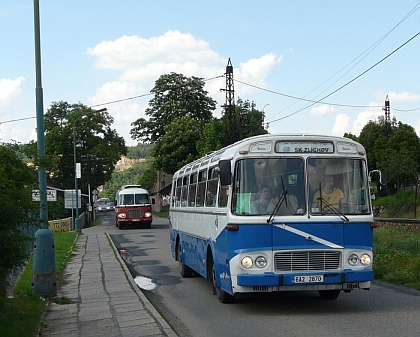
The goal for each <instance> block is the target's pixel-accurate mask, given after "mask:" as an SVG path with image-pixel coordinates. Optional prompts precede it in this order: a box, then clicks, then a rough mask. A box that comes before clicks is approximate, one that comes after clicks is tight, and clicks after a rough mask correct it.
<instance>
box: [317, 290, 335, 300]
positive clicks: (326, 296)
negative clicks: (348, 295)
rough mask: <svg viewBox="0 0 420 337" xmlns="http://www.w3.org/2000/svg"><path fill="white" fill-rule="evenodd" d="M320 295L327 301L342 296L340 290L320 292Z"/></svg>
mask: <svg viewBox="0 0 420 337" xmlns="http://www.w3.org/2000/svg"><path fill="white" fill-rule="evenodd" d="M318 293H319V296H321V298H323V299H325V300H335V299H336V298H337V297H338V295H340V290H318Z"/></svg>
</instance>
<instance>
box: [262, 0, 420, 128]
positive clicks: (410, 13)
mask: <svg viewBox="0 0 420 337" xmlns="http://www.w3.org/2000/svg"><path fill="white" fill-rule="evenodd" d="M419 6H420V3H417V4H416V5H415V6H414V7H413V8H412V9H411V10H410V11H409V12H408V13H407V14H406V15H405V16H404V17H403V18H402V19H401V20H400V21H399V22H398V23H397V24H396V25H395V26H394V27H393V28H392V29H391V30H389V31H388V32H387V33H386V34H385V35H384V36H382V37H381V38H380V39H379V40H378V41H376V42H375V43H374V44H373V45H372V46H370V47H369V48H368V49H366V50H365V51H364V52H363V53H361V54H360V55H359V56H357V57H356V58H355V59H354V60H353V61H351V62H349V63H348V64H347V65H345V66H344V67H343V68H341V69H340V70H339V71H337V72H336V73H335V74H333V75H332V76H330V77H329V78H328V79H326V80H325V81H324V82H322V83H321V84H320V85H318V86H317V87H316V88H314V89H313V90H311V91H310V92H309V93H307V94H306V95H305V96H303V98H305V97H307V96H308V95H309V94H311V93H312V92H314V91H315V90H316V89H318V88H319V87H321V86H322V85H323V84H325V83H326V82H328V81H329V80H330V79H332V78H333V77H335V76H336V75H337V74H339V73H340V72H341V71H342V70H344V69H345V68H347V67H348V66H349V65H351V64H352V63H353V62H355V61H356V60H357V59H359V58H360V60H359V61H358V62H357V63H355V64H354V65H353V66H352V67H351V68H350V69H349V70H348V71H346V72H345V73H344V74H343V75H342V76H340V77H339V78H338V79H337V80H336V81H334V82H333V83H332V84H331V85H330V86H328V87H327V88H326V89H325V90H323V91H322V92H321V93H319V94H318V97H319V95H321V94H322V93H324V92H325V91H327V90H328V89H329V88H331V87H332V86H333V85H334V84H335V83H337V82H338V81H339V80H340V79H341V78H343V77H344V76H345V75H346V74H348V73H349V72H350V70H352V69H353V68H354V67H355V66H356V65H357V64H359V63H360V62H361V61H362V60H363V59H364V58H366V57H367V55H369V54H370V53H371V52H372V51H373V50H374V49H375V48H376V47H377V46H378V45H379V44H380V43H381V42H382V41H383V40H385V38H386V37H387V36H388V35H390V34H391V32H393V31H394V30H395V29H396V28H397V27H398V26H399V25H400V24H401V23H402V22H404V21H405V20H406V19H407V18H409V17H410V16H411V15H412V14H414V13H415V12H416V11H417V10H418V9H419ZM362 56H363V57H362ZM368 70H369V69H368ZM362 75H363V74H362ZM349 83H351V82H348V83H347V84H349ZM347 84H346V85H347ZM340 89H341V88H339V90H340ZM335 92H336V91H334V92H333V93H335ZM333 93H332V94H333ZM332 94H330V95H332ZM326 97H328V95H327V96H324V97H323V98H321V100H322V99H325V98H326ZM299 100H303V99H302V98H300V99H299V98H296V101H295V102H293V103H292V104H290V105H289V106H287V107H286V108H284V109H282V110H281V111H279V112H278V113H276V114H275V115H278V114H280V113H282V112H283V111H285V110H287V109H288V108H290V107H291V106H293V105H294V104H296V103H297V102H298V101H299ZM308 101H310V102H314V101H315V100H308ZM312 105H313V104H311V105H308V106H305V107H304V108H302V109H300V110H299V111H297V112H300V111H303V110H305V109H307V108H308V107H310V106H312ZM329 105H333V104H329ZM339 106H340V105H339ZM341 106H349V105H341ZM369 107H372V106H369ZM297 112H296V113H297ZM275 115H274V116H275ZM288 116H290V115H287V116H284V117H288ZM281 119H283V118H281ZM281 119H279V120H281ZM276 121H277V120H273V121H271V122H268V124H270V123H272V122H276Z"/></svg>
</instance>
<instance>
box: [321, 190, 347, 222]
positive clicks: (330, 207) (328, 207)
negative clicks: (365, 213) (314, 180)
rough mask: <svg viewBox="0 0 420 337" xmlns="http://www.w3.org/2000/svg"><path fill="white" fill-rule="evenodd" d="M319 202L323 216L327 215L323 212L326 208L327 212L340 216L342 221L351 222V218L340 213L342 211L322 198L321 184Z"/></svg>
mask: <svg viewBox="0 0 420 337" xmlns="http://www.w3.org/2000/svg"><path fill="white" fill-rule="evenodd" d="M317 200H318V205H320V209H321V214H325V213H324V212H323V207H324V208H325V210H326V211H327V212H329V213H332V214H335V215H338V216H339V217H340V218H341V220H344V221H349V218H348V217H347V216H346V215H345V214H344V213H342V212H340V210H338V209H337V208H336V207H335V206H333V205H331V204H330V203H329V202H328V201H327V200H325V199H324V198H323V197H322V188H321V183H320V184H319V197H318V198H317Z"/></svg>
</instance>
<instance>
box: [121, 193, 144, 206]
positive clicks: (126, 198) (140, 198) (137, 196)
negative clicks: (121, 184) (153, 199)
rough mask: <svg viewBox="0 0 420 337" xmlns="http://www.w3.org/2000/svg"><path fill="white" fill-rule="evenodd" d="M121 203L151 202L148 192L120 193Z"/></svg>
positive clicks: (137, 203)
mask: <svg viewBox="0 0 420 337" xmlns="http://www.w3.org/2000/svg"><path fill="white" fill-rule="evenodd" d="M119 197H120V200H119V204H120V205H141V204H148V203H149V196H148V194H147V193H133V194H120V196H119Z"/></svg>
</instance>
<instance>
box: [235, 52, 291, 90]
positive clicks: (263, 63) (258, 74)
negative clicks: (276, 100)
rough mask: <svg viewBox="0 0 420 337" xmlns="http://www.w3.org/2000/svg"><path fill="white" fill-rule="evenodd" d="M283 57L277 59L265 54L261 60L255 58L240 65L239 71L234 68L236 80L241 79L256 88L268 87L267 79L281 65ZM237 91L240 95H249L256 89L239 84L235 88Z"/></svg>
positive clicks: (272, 55)
mask: <svg viewBox="0 0 420 337" xmlns="http://www.w3.org/2000/svg"><path fill="white" fill-rule="evenodd" d="M282 58H283V57H277V56H276V55H275V54H273V53H269V54H265V55H263V56H261V57H260V58H258V59H257V58H253V59H250V60H248V61H246V62H242V63H240V65H239V69H235V68H234V75H233V77H234V78H235V79H239V80H241V81H243V82H245V83H249V84H252V85H255V86H260V87H263V88H265V87H267V86H268V85H267V83H266V82H265V78H266V77H267V76H268V74H269V73H270V71H271V70H272V69H273V67H274V66H275V65H276V64H278V63H280V62H281V60H282ZM235 91H238V92H239V95H240V94H247V93H250V92H253V91H255V88H252V87H250V86H246V85H241V84H238V85H236V86H235Z"/></svg>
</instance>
